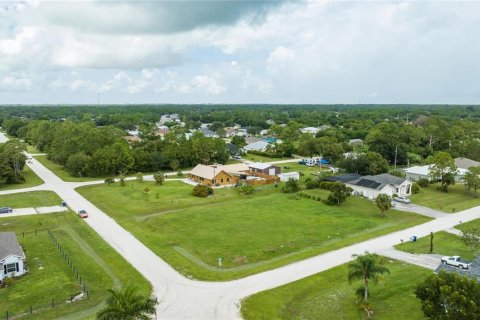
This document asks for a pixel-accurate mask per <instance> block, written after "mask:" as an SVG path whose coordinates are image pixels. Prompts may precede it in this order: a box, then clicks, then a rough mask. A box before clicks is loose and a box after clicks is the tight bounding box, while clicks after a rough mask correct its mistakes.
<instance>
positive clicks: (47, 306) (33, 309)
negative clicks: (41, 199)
mask: <svg viewBox="0 0 480 320" xmlns="http://www.w3.org/2000/svg"><path fill="white" fill-rule="evenodd" d="M41 232H46V233H47V234H48V237H49V239H50V240H51V241H52V243H53V244H54V245H55V247H56V248H57V251H58V252H59V254H60V255H61V256H62V257H63V259H64V261H65V263H66V264H67V265H68V266H69V267H70V269H71V271H72V273H73V275H74V277H75V280H76V281H77V282H78V284H79V285H80V289H81V291H80V292H76V293H75V294H71V295H70V296H69V297H65V298H64V299H62V300H60V301H59V300H55V299H54V298H52V299H50V301H49V302H48V303H43V304H41V305H40V304H31V305H29V306H28V307H27V308H26V309H25V310H23V311H15V312H13V311H11V310H6V311H3V312H2V313H3V315H2V313H0V319H1V320H3V319H5V320H14V319H21V318H23V317H27V316H30V315H33V314H36V313H39V312H42V311H47V310H52V309H55V308H58V307H60V306H63V305H71V304H73V303H74V302H76V301H78V299H79V298H83V297H86V298H87V299H88V298H89V291H88V287H87V285H86V283H85V279H84V278H83V277H82V275H81V273H80V271H79V270H78V268H77V267H76V265H75V263H74V262H73V261H72V259H71V258H70V255H69V253H68V252H67V251H66V250H65V249H64V247H63V246H62V244H61V243H60V241H59V240H58V239H57V237H56V236H55V234H54V233H53V232H52V231H51V230H50V229H48V228H46V229H35V231H29V232H22V233H21V236H22V238H25V236H29V235H30V234H32V235H33V234H35V236H38V234H39V233H41ZM26 276H28V272H27V275H26ZM18 285H20V283H19V284H18ZM0 290H5V289H0Z"/></svg>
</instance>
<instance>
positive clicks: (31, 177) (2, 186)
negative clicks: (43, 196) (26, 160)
mask: <svg viewBox="0 0 480 320" xmlns="http://www.w3.org/2000/svg"><path fill="white" fill-rule="evenodd" d="M22 174H23V176H24V177H25V182H24V183H18V184H6V183H0V191H2V190H12V189H23V188H30V187H35V186H38V185H41V184H42V183H43V180H42V179H40V178H39V177H38V176H37V175H36V174H35V172H33V171H32V170H31V169H30V168H29V167H28V166H25V167H24V169H23V172H22Z"/></svg>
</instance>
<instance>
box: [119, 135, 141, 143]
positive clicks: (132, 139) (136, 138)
mask: <svg viewBox="0 0 480 320" xmlns="http://www.w3.org/2000/svg"><path fill="white" fill-rule="evenodd" d="M123 139H125V140H126V141H127V142H128V143H132V142H140V141H142V138H140V137H139V136H124V137H123Z"/></svg>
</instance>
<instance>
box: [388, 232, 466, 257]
mask: <svg viewBox="0 0 480 320" xmlns="http://www.w3.org/2000/svg"><path fill="white" fill-rule="evenodd" d="M395 248H397V249H398V250H402V251H406V252H410V253H430V236H427V237H423V238H420V239H418V240H417V241H416V242H405V243H403V244H399V245H397V246H395ZM433 253H435V254H439V255H442V256H455V255H456V256H461V257H463V258H465V259H473V253H472V252H471V251H470V250H468V249H467V248H466V247H465V246H464V245H463V242H462V241H461V238H460V237H459V236H457V235H454V234H451V233H448V232H444V231H440V232H437V233H434V237H433Z"/></svg>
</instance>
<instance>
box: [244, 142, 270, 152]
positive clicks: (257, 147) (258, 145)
mask: <svg viewBox="0 0 480 320" xmlns="http://www.w3.org/2000/svg"><path fill="white" fill-rule="evenodd" d="M269 146H270V143H268V142H266V141H257V142H254V143H250V144H248V145H246V146H245V147H243V149H244V150H245V151H260V152H265V151H266V150H267V148H268V147H269Z"/></svg>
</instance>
